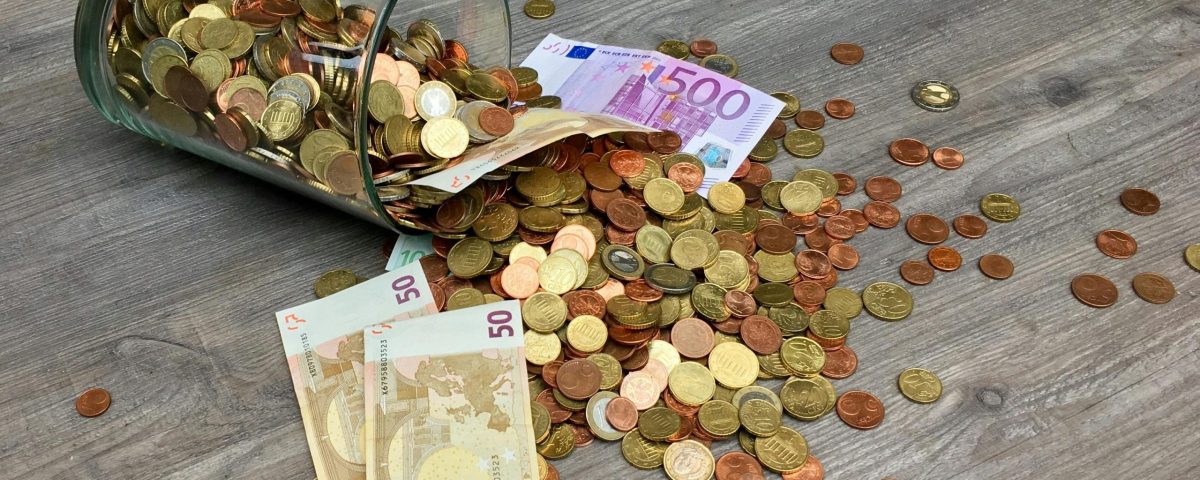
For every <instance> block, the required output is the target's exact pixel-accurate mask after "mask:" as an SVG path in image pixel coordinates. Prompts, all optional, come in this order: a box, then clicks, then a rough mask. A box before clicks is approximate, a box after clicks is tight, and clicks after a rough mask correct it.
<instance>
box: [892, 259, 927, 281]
mask: <svg viewBox="0 0 1200 480" xmlns="http://www.w3.org/2000/svg"><path fill="white" fill-rule="evenodd" d="M900 278H903V279H904V281H906V282H908V283H911V284H913V285H929V283H930V282H933V268H932V267H930V266H929V264H928V263H926V262H922V261H920V260H908V261H905V262H904V263H901V264H900Z"/></svg>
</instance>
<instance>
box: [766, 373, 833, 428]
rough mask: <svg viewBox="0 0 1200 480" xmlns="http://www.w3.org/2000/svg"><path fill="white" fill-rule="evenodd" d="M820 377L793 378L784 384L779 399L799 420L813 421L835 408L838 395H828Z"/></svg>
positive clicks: (789, 412) (786, 409)
mask: <svg viewBox="0 0 1200 480" xmlns="http://www.w3.org/2000/svg"><path fill="white" fill-rule="evenodd" d="M818 378H822V377H813V378H799V377H798V378H793V379H791V380H788V381H787V383H784V384H783V389H781V390H780V391H779V399H780V400H781V401H782V402H783V409H784V410H785V411H787V413H788V415H791V416H792V417H795V418H796V419H797V420H805V421H813V420H816V419H818V418H821V416H823V415H825V412H828V411H829V409H831V408H833V406H834V402H835V401H836V397H834V396H831V395H828V392H826V391H825V390H824V389H823V388H822V386H821V384H820V383H819V382H818V380H817V379H818Z"/></svg>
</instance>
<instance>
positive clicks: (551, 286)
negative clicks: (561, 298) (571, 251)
mask: <svg viewBox="0 0 1200 480" xmlns="http://www.w3.org/2000/svg"><path fill="white" fill-rule="evenodd" d="M575 280H576V274H575V266H574V265H573V264H572V263H571V261H570V260H568V259H567V258H566V257H562V256H552V257H547V258H546V261H544V262H542V264H541V266H539V267H538V283H540V284H541V285H542V288H544V289H546V291H547V292H551V293H554V294H558V295H562V294H564V293H567V292H569V291H571V290H572V289H574V288H575Z"/></svg>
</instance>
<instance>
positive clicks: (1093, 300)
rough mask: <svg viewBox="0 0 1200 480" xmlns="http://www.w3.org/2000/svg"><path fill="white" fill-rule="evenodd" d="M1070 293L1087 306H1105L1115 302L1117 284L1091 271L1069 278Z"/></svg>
mask: <svg viewBox="0 0 1200 480" xmlns="http://www.w3.org/2000/svg"><path fill="white" fill-rule="evenodd" d="M1071 293H1072V294H1074V295H1075V298H1077V299H1079V301H1080V302H1083V304H1084V305H1087V306H1089V307H1096V308H1105V307H1110V306H1112V305H1113V304H1114V303H1117V286H1116V285H1113V283H1112V281H1111V280H1109V279H1107V278H1104V277H1102V276H1100V275H1096V274H1093V273H1084V274H1081V275H1079V276H1077V277H1075V278H1074V279H1073V280H1071Z"/></svg>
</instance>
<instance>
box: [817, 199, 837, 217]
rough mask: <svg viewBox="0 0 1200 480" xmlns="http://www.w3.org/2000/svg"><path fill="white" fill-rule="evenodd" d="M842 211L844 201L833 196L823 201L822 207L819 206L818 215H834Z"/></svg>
mask: <svg viewBox="0 0 1200 480" xmlns="http://www.w3.org/2000/svg"><path fill="white" fill-rule="evenodd" d="M840 211H842V202H841V201H840V200H838V199H836V198H831V199H828V200H825V201H822V202H821V206H820V208H817V216H818V217H832V216H834V215H837V213H838V212H840Z"/></svg>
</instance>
